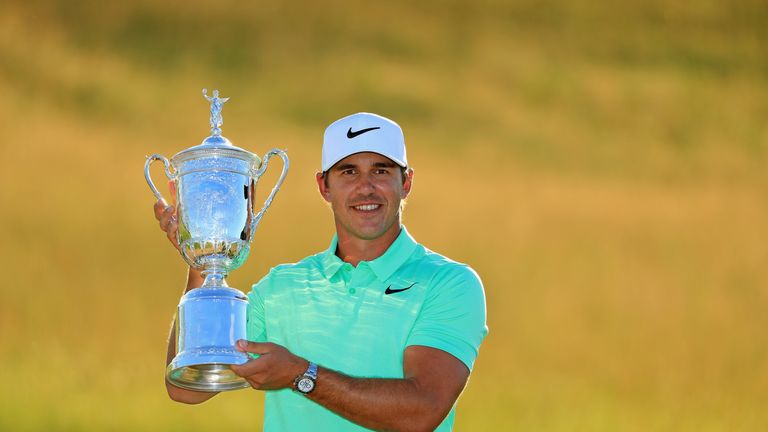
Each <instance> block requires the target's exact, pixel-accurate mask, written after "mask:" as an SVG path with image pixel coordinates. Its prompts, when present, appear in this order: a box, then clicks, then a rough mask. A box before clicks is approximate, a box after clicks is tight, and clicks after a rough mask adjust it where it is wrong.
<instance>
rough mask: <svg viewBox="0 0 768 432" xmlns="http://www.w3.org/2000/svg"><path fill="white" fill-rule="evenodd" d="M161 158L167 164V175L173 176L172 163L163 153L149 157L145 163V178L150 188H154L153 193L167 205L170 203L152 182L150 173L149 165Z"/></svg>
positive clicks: (170, 177)
mask: <svg viewBox="0 0 768 432" xmlns="http://www.w3.org/2000/svg"><path fill="white" fill-rule="evenodd" d="M156 160H159V161H162V162H163V165H165V175H166V176H167V177H168V178H169V179H172V178H173V174H172V173H171V170H170V168H171V163H170V162H168V159H166V158H165V156H163V155H159V154H153V155H152V156H148V157H147V161H146V162H145V163H144V178H145V179H146V180H147V184H148V185H149V188H150V189H152V193H153V194H155V197H156V198H157V199H158V200H160V201H162V202H163V203H165V205H166V206H167V205H168V201H166V200H165V198H163V196H162V195H160V191H158V190H157V188H156V187H155V184H154V183H153V182H152V177H151V176H150V174H149V166H150V165H152V162H154V161H156Z"/></svg>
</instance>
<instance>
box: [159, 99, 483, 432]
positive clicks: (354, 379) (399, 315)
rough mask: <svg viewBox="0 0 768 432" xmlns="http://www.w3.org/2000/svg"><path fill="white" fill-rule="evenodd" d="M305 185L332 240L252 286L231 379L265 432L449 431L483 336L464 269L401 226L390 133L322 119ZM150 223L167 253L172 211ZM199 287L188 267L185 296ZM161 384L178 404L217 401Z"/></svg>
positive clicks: (401, 155)
mask: <svg viewBox="0 0 768 432" xmlns="http://www.w3.org/2000/svg"><path fill="white" fill-rule="evenodd" d="M316 180H317V186H318V189H319V191H320V195H321V196H322V197H323V199H325V200H326V201H327V202H328V203H329V204H330V207H331V210H332V212H333V216H334V222H335V225H336V235H335V236H334V238H333V240H332V241H331V245H330V247H329V248H328V249H327V250H326V251H323V252H320V253H318V254H316V255H312V256H310V257H307V258H305V259H303V260H302V261H300V262H298V263H295V264H284V265H280V266H277V267H275V268H273V269H272V270H271V271H270V272H269V274H267V275H266V276H265V277H264V278H263V279H262V280H261V281H259V282H258V283H257V284H256V285H254V286H253V289H252V291H251V292H250V294H249V295H248V301H249V306H248V323H247V335H248V339H249V340H250V341H238V344H237V346H238V349H240V350H241V351H244V352H248V353H251V354H253V356H252V357H254V358H253V359H251V360H250V361H248V362H247V363H245V364H243V365H239V366H233V367H232V370H234V371H235V373H237V374H238V375H240V376H242V377H244V378H246V379H247V380H248V382H249V383H250V384H251V386H252V387H253V388H255V389H258V390H271V391H269V392H268V393H267V395H266V402H265V414H264V423H265V424H264V429H265V430H285V431H304V430H313V431H317V430H320V431H326V430H327V431H357V430H365V429H366V428H367V429H382V430H435V429H437V430H440V431H446V430H450V429H451V428H452V425H453V420H454V412H455V406H454V404H455V402H456V400H457V398H458V397H459V394H460V393H461V392H462V390H463V389H464V386H465V385H466V382H467V379H468V378H469V373H470V370H471V369H472V366H473V363H474V360H475V358H476V356H477V352H478V349H479V346H480V342H481V341H482V339H483V338H484V337H485V335H486V334H487V327H486V325H485V297H484V293H483V287H482V284H481V282H480V279H479V278H478V276H477V274H476V273H475V272H474V271H473V270H472V269H471V268H469V267H468V266H466V265H464V264H459V263H457V262H454V261H451V260H449V259H447V258H445V257H443V256H441V255H438V254H436V253H434V252H432V251H430V250H428V249H426V248H425V247H424V246H422V245H420V244H418V243H416V242H415V241H414V239H413V238H412V237H411V236H410V234H409V233H408V232H407V231H406V229H405V227H403V226H402V225H401V217H402V204H403V200H405V198H406V197H407V196H408V194H409V193H410V191H411V188H412V185H413V170H412V169H411V168H409V167H408V163H407V160H406V151H405V140H404V138H403V133H402V130H401V129H400V126H398V125H397V124H396V123H395V122H393V121H391V120H388V119H386V118H384V117H381V116H378V115H375V114H369V113H358V114H354V115H351V116H348V117H345V118H342V119H340V120H338V121H336V122H334V123H333V124H331V125H330V126H329V127H328V128H327V129H326V131H325V136H324V140H323V150H322V171H321V172H318V173H317V174H316ZM155 214H156V216H157V218H158V220H159V221H160V225H161V227H162V228H163V230H164V231H166V233H167V234H168V237H169V239H171V241H172V242H174V244H175V230H176V229H177V225H176V221H175V219H174V217H173V216H172V215H173V208H172V207H168V208H165V205H164V203H162V202H158V203H157V204H156V205H155ZM175 245H176V244H175ZM176 246H177V247H178V245H176ZM201 283H202V278H201V277H200V275H199V273H198V272H196V271H195V270H193V269H190V273H189V279H188V283H187V289H191V288H192V287H197V286H200V284H201ZM174 337H175V336H174V335H173V333H172V334H171V336H170V338H169V341H168V342H169V343H168V362H170V360H171V359H172V358H173V356H174V355H175V352H174V343H173V342H174ZM166 387H167V389H168V394H169V395H170V397H171V398H172V399H174V400H176V401H180V402H185V403H200V402H203V401H205V400H207V399H209V398H211V397H213V396H214V395H215V393H201V392H195V391H190V390H185V389H181V388H178V387H175V386H173V385H172V384H170V383H168V382H166Z"/></svg>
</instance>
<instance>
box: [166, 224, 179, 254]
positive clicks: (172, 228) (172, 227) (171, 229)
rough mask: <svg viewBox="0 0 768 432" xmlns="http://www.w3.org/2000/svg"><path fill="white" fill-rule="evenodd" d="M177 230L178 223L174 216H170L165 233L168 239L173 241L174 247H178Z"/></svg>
mask: <svg viewBox="0 0 768 432" xmlns="http://www.w3.org/2000/svg"><path fill="white" fill-rule="evenodd" d="M178 230H179V223H178V222H177V221H176V216H171V220H170V222H168V229H167V230H166V235H167V237H168V240H170V241H171V243H173V245H174V246H175V247H176V249H178V248H179V243H178V239H177V237H176V232H177V231H178Z"/></svg>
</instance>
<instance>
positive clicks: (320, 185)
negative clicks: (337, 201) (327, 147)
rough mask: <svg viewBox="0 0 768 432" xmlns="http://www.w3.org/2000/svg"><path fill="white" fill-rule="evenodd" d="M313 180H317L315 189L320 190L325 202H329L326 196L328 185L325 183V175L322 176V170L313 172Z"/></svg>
mask: <svg viewBox="0 0 768 432" xmlns="http://www.w3.org/2000/svg"><path fill="white" fill-rule="evenodd" d="M315 181H317V190H318V191H319V192H320V196H321V197H323V199H324V200H325V201H326V202H330V199H329V198H328V186H326V185H325V176H323V173H322V172H317V173H315Z"/></svg>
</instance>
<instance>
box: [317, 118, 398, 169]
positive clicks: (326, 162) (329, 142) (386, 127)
mask: <svg viewBox="0 0 768 432" xmlns="http://www.w3.org/2000/svg"><path fill="white" fill-rule="evenodd" d="M360 152H374V153H378V154H380V155H382V156H386V157H388V158H390V159H392V162H394V163H396V164H398V165H400V166H401V167H407V166H408V160H407V159H406V157H405V138H404V137H403V130H402V129H400V125H398V124H397V123H395V122H393V121H392V120H390V119H388V118H385V117H382V116H380V115H376V114H371V113H357V114H352V115H350V116H347V117H344V118H342V119H339V120H336V121H335V122H333V123H331V125H330V126H328V128H326V129H325V135H323V164H322V170H323V172H325V171H328V170H329V169H330V168H331V167H332V166H333V165H334V164H336V162H338V161H340V160H342V159H344V158H345V157H347V156H349V155H351V154H355V153H360Z"/></svg>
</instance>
